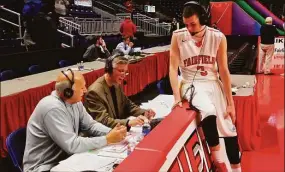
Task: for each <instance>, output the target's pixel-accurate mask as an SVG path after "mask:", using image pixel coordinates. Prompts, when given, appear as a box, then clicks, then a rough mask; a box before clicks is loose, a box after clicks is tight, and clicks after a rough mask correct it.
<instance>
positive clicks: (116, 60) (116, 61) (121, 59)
mask: <svg viewBox="0 0 285 172" xmlns="http://www.w3.org/2000/svg"><path fill="white" fill-rule="evenodd" d="M117 64H129V60H128V59H127V58H125V57H124V56H122V55H118V56H116V57H115V58H114V60H113V61H112V66H113V68H116V66H117Z"/></svg>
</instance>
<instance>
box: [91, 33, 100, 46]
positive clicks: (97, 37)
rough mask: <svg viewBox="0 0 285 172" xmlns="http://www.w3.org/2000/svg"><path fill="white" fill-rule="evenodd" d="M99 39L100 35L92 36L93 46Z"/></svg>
mask: <svg viewBox="0 0 285 172" xmlns="http://www.w3.org/2000/svg"><path fill="white" fill-rule="evenodd" d="M101 37H102V36H101V35H98V36H94V37H93V38H92V42H93V43H94V44H96V43H97V41H98V40H99V39H100V38H101Z"/></svg>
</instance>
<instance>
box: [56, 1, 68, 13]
mask: <svg viewBox="0 0 285 172" xmlns="http://www.w3.org/2000/svg"><path fill="white" fill-rule="evenodd" d="M68 5H69V1H68V0H55V4H54V10H55V12H56V13H57V14H58V15H62V16H65V15H66V13H67V7H68Z"/></svg>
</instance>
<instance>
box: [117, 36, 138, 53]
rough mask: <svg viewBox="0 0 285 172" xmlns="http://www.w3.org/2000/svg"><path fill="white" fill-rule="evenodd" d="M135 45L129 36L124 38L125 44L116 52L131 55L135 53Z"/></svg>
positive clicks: (122, 43)
mask: <svg viewBox="0 0 285 172" xmlns="http://www.w3.org/2000/svg"><path fill="white" fill-rule="evenodd" d="M133 46H134V43H133V42H131V38H130V37H129V36H125V37H123V42H121V43H119V44H118V45H117V47H116V50H117V51H119V52H120V53H123V54H124V55H129V54H130V53H132V51H133Z"/></svg>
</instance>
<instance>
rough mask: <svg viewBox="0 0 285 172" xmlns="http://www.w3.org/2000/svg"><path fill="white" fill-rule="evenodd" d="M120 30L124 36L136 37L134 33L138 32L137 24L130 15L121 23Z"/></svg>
mask: <svg viewBox="0 0 285 172" xmlns="http://www.w3.org/2000/svg"><path fill="white" fill-rule="evenodd" d="M120 32H121V34H122V36H124V37H125V36H129V37H134V34H135V33H136V32H137V27H136V25H135V24H134V23H133V22H132V20H131V18H130V17H127V18H126V19H125V20H124V21H123V22H122V24H121V27H120Z"/></svg>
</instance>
